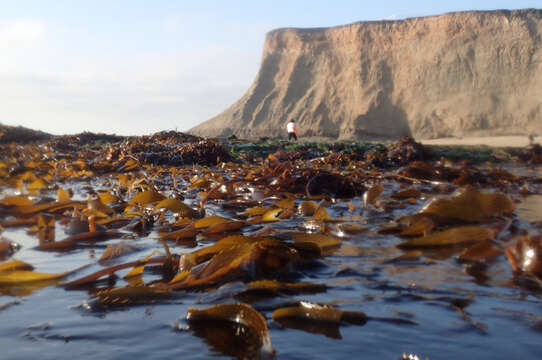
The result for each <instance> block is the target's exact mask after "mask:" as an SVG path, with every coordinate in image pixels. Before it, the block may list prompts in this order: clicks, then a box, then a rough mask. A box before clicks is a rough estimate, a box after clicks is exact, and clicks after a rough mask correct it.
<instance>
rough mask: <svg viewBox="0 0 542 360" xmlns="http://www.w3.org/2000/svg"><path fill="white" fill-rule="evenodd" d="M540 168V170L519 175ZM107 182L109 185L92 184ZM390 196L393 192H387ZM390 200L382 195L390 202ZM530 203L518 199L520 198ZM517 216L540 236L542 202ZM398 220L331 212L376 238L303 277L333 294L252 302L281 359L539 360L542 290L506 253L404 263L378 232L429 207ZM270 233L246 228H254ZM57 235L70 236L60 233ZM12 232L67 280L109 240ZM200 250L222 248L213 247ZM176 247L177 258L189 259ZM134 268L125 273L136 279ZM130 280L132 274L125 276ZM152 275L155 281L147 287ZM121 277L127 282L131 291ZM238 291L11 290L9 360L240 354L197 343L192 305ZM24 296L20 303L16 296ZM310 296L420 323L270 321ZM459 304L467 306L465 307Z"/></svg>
mask: <svg viewBox="0 0 542 360" xmlns="http://www.w3.org/2000/svg"><path fill="white" fill-rule="evenodd" d="M517 170H518V171H520V172H523V173H525V172H530V171H531V170H530V169H523V168H518V169H517ZM72 185H73V186H74V189H75V193H76V197H77V196H79V197H80V198H81V199H84V198H86V194H85V190H84V188H83V186H84V185H88V184H84V183H83V184H81V183H74V184H72ZM90 185H92V186H100V185H101V183H99V182H91V183H90ZM387 185H389V187H386V190H385V193H384V195H386V194H387V193H388V194H389V192H391V189H392V188H393V185H391V184H387ZM384 195H383V196H384ZM518 198H519V197H518ZM520 199H521V202H520V203H519V205H518V207H517V209H516V212H515V215H514V217H515V218H516V219H517V222H518V223H519V224H520V226H521V228H523V229H526V230H528V231H529V232H531V233H536V232H537V229H538V228H537V227H536V226H535V224H534V223H536V222H539V221H542V215H541V209H542V196H541V195H531V196H527V197H523V198H520ZM426 200H427V199H420V200H418V201H417V203H416V204H414V205H412V206H410V207H409V208H407V209H404V210H397V211H395V212H394V213H393V215H390V213H384V212H382V211H379V210H378V209H374V210H370V209H367V208H364V207H363V206H362V205H361V203H362V200H361V199H360V198H356V199H354V200H352V204H353V205H354V206H355V210H354V211H353V212H349V210H348V205H347V204H348V203H349V202H350V200H348V201H344V202H342V201H339V202H338V203H335V204H334V205H332V206H330V207H329V209H330V213H331V214H332V216H335V217H337V216H346V215H349V216H357V217H358V218H359V219H361V220H357V221H356V223H358V224H359V223H361V225H363V226H364V227H365V228H366V231H363V232H360V233H357V234H352V235H347V236H344V237H343V238H342V240H343V246H342V247H343V249H345V250H344V252H343V253H340V252H339V253H338V254H335V255H331V256H328V257H325V258H323V259H321V260H319V261H317V263H315V264H311V265H310V266H307V267H304V268H302V269H299V270H298V271H297V274H298V276H299V278H298V280H300V281H310V282H313V283H322V284H326V285H328V286H329V288H328V290H327V291H326V292H324V293H319V294H312V295H307V294H305V295H296V296H289V297H286V296H284V297H282V298H274V299H266V300H263V301H260V302H255V303H253V304H252V305H253V306H254V307H255V308H256V309H258V310H260V312H261V313H262V314H263V315H264V316H265V317H266V319H267V323H268V326H269V332H270V337H271V342H272V345H273V348H274V349H275V350H276V352H277V354H276V357H277V358H278V359H345V358H368V359H380V358H385V359H398V358H400V356H401V355H402V354H403V353H406V354H415V355H418V356H419V357H420V358H422V359H423V358H430V359H458V358H472V359H484V358H491V359H510V358H527V359H535V358H539V355H540V354H539V352H540V342H541V340H542V315H541V310H542V302H541V300H542V287H540V286H538V284H536V283H534V284H532V285H533V287H527V286H520V285H518V284H517V283H515V282H514V281H513V274H512V272H511V270H510V267H509V266H508V263H507V261H506V259H505V257H504V256H503V255H501V256H499V257H498V258H496V259H494V260H493V261H491V262H489V263H488V264H487V265H480V266H478V267H477V264H467V263H462V262H459V261H457V258H456V255H457V252H456V253H453V252H450V251H448V250H446V251H434V250H431V251H425V252H423V254H422V256H419V257H417V258H413V259H410V260H404V261H400V262H393V261H390V260H393V259H394V258H396V257H397V256H399V255H401V254H402V253H403V252H402V251H401V250H399V249H397V248H396V246H395V245H396V244H397V243H398V242H399V239H398V238H397V237H396V236H393V235H382V234H378V233H377V232H376V230H377V229H378V227H379V226H380V225H382V224H383V223H386V222H388V221H389V220H390V218H393V217H397V216H398V215H400V214H402V213H404V214H406V213H409V214H412V213H415V212H416V211H418V210H419V209H420V208H421V207H422V206H423V205H424V203H425V202H426ZM208 210H209V211H211V212H213V211H214V212H215V213H216V214H219V215H224V216H228V217H233V216H234V215H235V212H234V211H231V210H224V209H222V207H221V206H214V205H209V207H208ZM305 224H306V221H305V219H302V218H299V217H296V218H293V219H289V220H284V221H281V222H278V223H274V224H273V225H271V226H273V227H274V228H276V229H277V230H285V229H288V230H292V229H298V230H304V229H305ZM260 227H261V226H258V225H256V226H253V227H250V228H244V229H243V231H246V232H248V231H251V230H256V229H258V228H260ZM56 231H57V234H56V236H57V239H62V238H64V237H66V234H64V232H63V229H62V228H61V227H59V226H57V228H56ZM3 236H4V237H5V238H8V239H10V240H13V241H16V242H17V243H19V244H20V245H21V249H20V250H19V251H18V252H17V253H15V255H14V256H13V258H14V259H18V260H22V261H25V262H28V263H30V264H32V265H34V267H35V269H36V271H39V272H52V273H57V272H63V271H69V270H73V269H75V268H78V267H80V266H81V265H83V264H91V265H90V267H88V268H86V269H84V270H81V272H79V273H78V274H77V275H72V276H71V277H70V278H69V279H70V280H71V279H75V278H78V277H80V276H81V275H84V274H88V273H91V272H94V271H97V270H99V269H100V268H101V266H100V265H99V264H98V263H97V259H98V258H99V257H100V256H101V253H102V252H103V250H104V249H105V246H106V244H112V243H116V242H119V241H121V240H110V241H107V242H105V243H100V244H98V245H95V246H89V247H86V248H79V249H76V250H73V251H69V252H66V253H53V252H43V251H38V250H36V249H35V246H36V241H37V240H36V238H35V237H34V236H31V235H29V234H27V232H26V230H25V229H24V228H15V229H13V228H8V229H5V230H4V232H3ZM157 239H158V234H157V233H156V232H155V231H152V232H151V233H150V234H149V235H148V236H142V237H136V238H135V239H134V240H131V241H132V243H133V244H135V245H137V246H139V248H140V249H141V250H140V251H138V252H136V253H133V254H129V255H126V256H123V257H122V259H121V260H116V261H112V262H110V264H115V263H120V262H129V261H133V260H139V259H142V258H143V257H145V256H147V255H148V254H150V253H151V251H152V250H154V249H159V250H160V251H161V253H163V251H162V247H161V246H160V244H159V243H158V241H157ZM198 240H200V242H199V245H198V246H200V247H201V246H205V244H210V243H212V240H209V239H202V238H199V239H198ZM192 250H193V249H187V248H184V247H182V246H172V251H173V252H174V253H176V254H179V253H181V252H189V251H192ZM127 271H128V270H126V272H127ZM123 274H124V273H121V275H123ZM153 278H154V275H153V274H152V273H145V275H144V280H145V281H146V282H148V281H150V280H152V279H153ZM122 282H123V280H122V279H119V280H118V281H117V285H119V284H122ZM232 288H234V287H230V288H228V287H227V286H225V287H223V288H221V289H218V290H216V291H212V292H210V293H183V294H182V295H181V296H180V297H179V299H178V300H175V301H172V302H167V303H161V304H154V305H142V306H133V307H126V308H120V309H110V308H108V309H104V310H91V309H88V308H87V307H86V306H85V304H87V303H88V302H90V301H91V300H92V297H91V295H90V294H89V292H88V291H85V290H65V289H64V288H62V287H56V286H48V287H43V288H37V289H35V290H28V289H26V291H25V292H18V289H10V290H9V292H8V291H6V290H5V289H4V290H2V295H0V306H2V305H4V306H3V307H2V308H0V309H1V310H0V320H1V322H0V347H1V349H2V355H1V358H2V359H31V358H39V359H42V360H44V359H68V358H82V359H87V358H104V359H128V358H152V359H166V358H168V359H170V358H183V359H207V358H209V357H213V358H229V357H228V356H225V355H223V354H221V353H220V352H217V351H216V350H214V349H213V348H212V347H211V346H210V345H209V344H207V343H206V341H205V340H204V339H202V338H199V337H197V336H194V333H193V331H192V330H191V329H190V328H189V326H188V324H187V323H186V322H185V320H184V318H185V316H186V313H187V309H188V307H191V306H196V307H205V306H209V305H212V304H215V303H219V302H233V301H235V300H233V299H232V298H231V295H232V290H231V289H232ZM14 295H20V296H14ZM295 300H305V301H311V302H318V303H326V304H333V305H334V306H336V307H340V309H342V310H353V311H363V312H364V313H366V314H367V315H368V316H370V317H373V318H377V317H386V318H390V317H393V318H401V319H408V320H412V321H414V322H415V323H416V324H417V325H406V324H401V325H398V324H396V323H392V322H385V321H379V320H376V319H373V320H370V321H369V322H367V324H365V325H364V326H354V325H341V326H340V327H338V328H335V329H326V328H325V327H323V326H322V327H321V328H320V329H316V330H314V329H313V331H314V332H308V331H302V330H298V329H290V328H282V327H281V326H280V325H279V324H278V323H276V322H274V321H273V320H272V319H271V313H272V309H273V308H274V307H276V305H277V304H280V303H289V302H292V301H295ZM457 304H467V305H466V306H464V307H462V306H457Z"/></svg>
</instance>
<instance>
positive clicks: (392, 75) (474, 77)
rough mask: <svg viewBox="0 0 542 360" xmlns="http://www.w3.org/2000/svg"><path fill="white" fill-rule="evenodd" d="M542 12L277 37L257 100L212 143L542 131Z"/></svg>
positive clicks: (244, 103)
mask: <svg viewBox="0 0 542 360" xmlns="http://www.w3.org/2000/svg"><path fill="white" fill-rule="evenodd" d="M541 44H542V10H532V9H529V10H517V11H476V12H461V13H450V14H444V15H441V16H431V17H423V18H412V19H406V20H399V21H372V22H359V23H354V24H350V25H345V26H339V27H332V28H318V29H294V28H288V29H278V30H274V31H271V32H270V33H268V34H267V37H266V39H265V46H264V51H263V57H262V63H261V67H260V70H259V73H258V75H257V77H256V79H255V81H254V83H253V84H252V86H251V87H250V89H249V90H248V91H247V92H246V94H245V95H244V96H243V97H242V98H241V99H240V100H239V101H237V102H236V103H235V104H233V105H232V106H231V107H229V108H228V109H227V110H225V111H224V112H223V113H221V114H219V115H218V116H216V117H214V118H212V119H210V120H208V121H206V122H204V123H202V124H201V125H199V126H196V127H194V128H193V129H191V130H190V131H191V132H192V133H194V134H197V135H202V136H227V135H230V134H235V135H237V136H240V137H256V136H279V135H284V132H285V124H286V123H287V122H288V120H289V119H295V120H296V124H297V128H298V130H299V133H300V135H301V136H325V137H330V138H335V139H348V138H363V137H367V136H379V137H388V138H397V137H400V136H403V135H407V134H410V135H413V136H414V137H416V138H435V137H445V136H466V135H469V134H473V135H474V134H475V135H499V134H527V133H533V132H535V133H542V109H541V106H540V104H541V102H542V47H541Z"/></svg>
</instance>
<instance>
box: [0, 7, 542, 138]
mask: <svg viewBox="0 0 542 360" xmlns="http://www.w3.org/2000/svg"><path fill="white" fill-rule="evenodd" d="M541 7H542V1H541V0H536V1H534V0H531V1H529V0H513V1H511V0H491V1H486V0H479V1H474V0H470V1H463V0H456V1H453V2H447V1H446V2H444V1H439V2H437V1H416V0H411V1H404V0H387V1H361V0H358V1H355V0H334V1H330V0H310V1H296V0H288V1H284V0H273V1H269V0H268V1H254V0H222V1H218V0H213V1H212V0H199V1H193V0H152V1H151V0H148V1H143V0H105V1H102V0H92V1H88V0H86V1H84V0H41V1H40V0H11V1H8V0H0V123H1V124H4V125H13V126H19V125H21V126H25V127H28V128H31V129H36V130H42V131H46V132H48V133H51V134H56V135H62V134H76V133H81V132H83V131H91V132H95V133H106V134H117V135H149V134H153V133H155V132H158V131H164V130H166V131H168V130H177V131H187V130H189V129H190V128H192V127H194V126H196V125H198V124H200V123H202V122H204V121H205V120H208V119H210V118H212V117H213V116H215V115H217V114H219V113H221V112H222V111H223V110H225V109H226V108H227V107H229V106H230V105H232V104H233V103H234V102H235V101H237V100H238V99H239V98H240V97H241V96H242V95H243V94H244V93H245V92H246V91H247V90H248V88H249V87H250V85H251V84H252V82H253V80H254V79H255V77H256V74H257V72H258V68H259V65H260V60H261V55H262V49H263V43H264V38H265V34H266V33H267V32H268V31H270V30H273V29H276V28H283V27H299V28H308V27H328V26H336V25H343V24H349V23H353V22H357V21H370V20H379V19H397V20H399V19H404V18H409V17H415V16H427V15H438V14H442V13H446V12H452V11H464V10H493V9H522V8H541Z"/></svg>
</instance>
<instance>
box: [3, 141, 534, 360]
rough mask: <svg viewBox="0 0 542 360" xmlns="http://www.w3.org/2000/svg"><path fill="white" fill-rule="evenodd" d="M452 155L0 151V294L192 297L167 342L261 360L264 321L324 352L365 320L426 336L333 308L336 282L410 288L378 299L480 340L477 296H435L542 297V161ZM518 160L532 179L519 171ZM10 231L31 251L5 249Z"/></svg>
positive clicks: (121, 301)
mask: <svg viewBox="0 0 542 360" xmlns="http://www.w3.org/2000/svg"><path fill="white" fill-rule="evenodd" d="M462 151H463V152H462V153H461V154H462V155H461V157H460V158H458V157H457V152H456V153H455V156H449V157H447V154H450V150H449V149H444V150H443V149H440V148H428V147H424V146H422V145H421V144H419V143H417V142H416V141H414V139H412V138H404V139H402V140H401V141H399V142H397V143H394V144H390V145H389V146H384V145H381V144H361V143H359V144H355V143H352V144H311V143H305V144H289V143H285V142H280V141H277V140H268V139H264V140H261V141H256V142H250V141H248V140H239V139H201V138H197V137H193V136H190V135H186V134H182V133H177V132H163V133H158V134H154V135H152V136H146V137H133V138H121V137H115V136H103V135H96V134H90V133H84V134H80V135H74V136H66V137H58V138H53V139H47V140H42V141H37V142H29V143H17V142H9V143H5V144H2V145H0V154H1V155H2V156H1V159H2V160H1V161H0V186H1V187H2V193H3V196H2V198H1V199H0V226H1V227H2V229H3V234H2V238H0V256H1V258H0V259H1V261H2V263H0V293H1V294H3V295H4V296H17V297H21V298H24V297H28V296H32V295H33V294H35V293H36V292H37V291H39V290H40V289H43V288H45V287H52V286H56V287H58V289H59V291H60V292H61V293H62V291H70V292H71V291H79V292H85V293H88V299H87V301H85V303H84V306H83V307H84V308H85V309H86V310H87V311H90V312H100V313H104V312H105V313H107V312H110V311H114V310H118V309H125V308H129V307H132V306H142V305H158V304H159V305H160V306H180V304H182V303H183V301H186V299H191V297H192V298H193V297H194V296H197V297H202V299H203V304H198V306H197V307H190V308H188V309H186V315H185V316H182V314H179V315H181V320H180V321H179V323H178V324H177V326H176V329H177V330H179V331H184V330H188V331H190V333H192V334H194V335H196V336H198V337H201V338H203V339H204V340H205V341H206V342H207V343H208V344H209V346H210V347H211V349H212V350H213V351H216V352H219V353H222V354H225V355H228V356H232V357H236V358H255V357H261V358H269V357H274V356H275V355H276V354H280V351H281V349H280V347H279V348H273V347H272V346H271V339H272V337H273V334H272V331H270V330H269V328H268V324H270V323H271V324H273V328H274V329H275V330H276V329H294V330H296V331H303V332H307V333H311V334H321V335H324V336H326V337H328V338H330V339H341V338H342V335H341V332H340V330H339V329H340V327H343V326H352V325H358V326H362V325H365V324H366V322H368V321H372V320H376V321H380V322H384V323H387V324H389V325H388V326H404V325H420V326H423V323H421V322H420V321H419V320H415V319H413V317H414V318H415V314H414V315H412V314H407V313H404V312H400V311H399V312H397V314H371V313H368V312H366V311H362V307H363V301H361V300H357V301H352V300H349V301H341V299H336V298H329V297H327V295H326V293H327V292H330V291H334V288H341V287H344V284H342V281H345V279H349V280H348V281H352V282H354V283H356V284H360V285H356V286H361V287H362V288H364V289H365V290H368V291H370V290H373V289H387V288H389V287H390V286H391V285H390V282H392V283H393V282H394V281H396V282H397V283H398V284H400V283H402V281H403V278H404V277H405V276H409V275H408V274H409V273H414V274H415V276H417V277H418V283H417V284H416V286H415V287H412V286H411V287H409V288H408V291H406V290H405V289H402V288H401V287H400V286H398V287H397V288H396V294H395V295H393V296H389V295H386V296H384V297H383V298H382V299H381V301H383V302H387V301H390V302H391V301H393V302H397V303H401V302H406V301H409V302H413V301H415V302H421V303H423V304H438V305H439V306H445V307H446V308H450V309H452V310H453V311H454V312H455V313H456V314H457V319H458V320H460V321H462V322H464V323H465V324H466V326H470V327H472V328H473V329H475V330H476V331H479V332H482V333H487V326H486V325H485V324H483V323H481V322H478V321H475V320H474V319H473V316H475V315H476V314H471V313H469V312H467V307H469V305H471V304H472V303H473V302H475V301H476V295H477V294H476V293H475V292H472V291H468V290H464V291H463V290H461V291H456V292H455V293H453V294H452V295H438V296H437V295H434V293H437V294H438V293H439V292H446V291H448V292H450V291H451V290H443V289H438V288H437V287H436V286H435V285H434V283H435V282H437V283H438V284H444V285H445V284H446V281H447V280H446V279H448V277H449V276H450V274H453V273H454V272H455V271H456V270H457V268H458V267H459V268H461V269H463V271H464V272H466V273H467V274H469V276H471V277H472V281H473V282H474V283H476V284H484V285H485V286H500V287H503V286H504V287H506V288H511V289H516V288H518V289H522V290H526V291H530V292H531V295H532V296H535V297H539V296H540V293H541V292H540V291H539V290H537V287H536V286H534V287H533V284H535V285H536V284H538V282H539V281H540V280H539V278H540V276H541V275H542V270H541V269H542V265H541V264H542V260H540V256H542V252H541V250H540V249H541V245H540V244H541V241H540V226H541V222H542V219H540V220H538V221H537V220H536V219H535V220H532V221H526V220H525V219H522V218H521V217H519V216H518V215H517V212H516V209H517V207H518V204H521V203H522V199H523V198H524V197H525V196H528V195H531V196H532V195H533V194H540V193H541V192H542V181H541V178H540V176H541V174H540V170H539V169H538V168H536V167H534V168H533V166H536V164H537V161H538V157H537V156H538V150H537V148H536V147H530V148H526V149H514V150H511V151H509V152H507V153H506V156H503V153H502V151H500V152H497V151H495V153H494V154H485V155H484V159H483V161H481V159H480V157H479V156H478V155H479V154H477V153H476V151H474V152H473V153H472V154H471V155H472V156H471V155H469V154H470V153H469V152H466V151H464V150H462ZM487 160H491V161H490V162H488V161H487ZM510 160H514V163H513V164H515V165H514V166H516V167H517V165H518V164H524V165H525V168H527V167H531V169H530V171H522V172H517V171H513V170H514V166H511V165H510V164H511V163H510ZM20 229H23V230H24V232H25V234H26V235H25V237H24V239H18V238H17V237H14V238H12V236H13V235H14V234H18V233H17V231H20ZM26 249H31V250H32V251H36V252H40V253H41V254H42V256H43V257H56V258H58V259H60V260H59V261H61V260H62V259H70V258H75V257H77V256H78V254H81V253H86V252H88V254H89V257H88V261H86V262H79V263H77V264H76V266H74V265H75V264H73V263H72V262H69V261H67V262H68V263H69V264H70V266H69V267H62V266H61V268H63V271H60V272H47V271H42V270H41V269H39V268H37V267H38V266H34V265H33V264H30V263H28V262H26V261H24V258H25V256H24V254H25V251H26ZM19 256H20V257H21V259H19ZM336 263H339V264H340V265H338V266H337V265H335V264H336ZM503 266H504V267H505V268H506V269H507V271H508V275H507V276H508V278H506V279H503V278H502V267H503ZM494 269H501V270H500V271H501V273H499V275H494V274H495V270H494ZM405 270H406V271H405ZM380 274H385V276H386V279H385V280H382V279H380V276H381V275H380ZM492 276H494V277H496V279H492ZM436 278H438V279H439V280H438V281H437V280H435V279H436ZM359 279H363V280H359ZM525 279H528V280H529V281H528V286H526V281H525ZM409 281H410V280H409ZM395 286H397V285H395ZM391 287H392V288H393V286H391ZM539 288H542V286H539ZM428 292H432V294H428ZM60 296H61V295H60ZM356 296H357V297H358V298H359V295H357V293H356ZM315 299H319V300H315ZM322 300H324V301H322ZM6 304H9V303H6ZM6 311H9V310H6ZM184 324H186V325H184ZM367 326H368V325H367ZM292 334H295V332H294V333H292ZM222 339H226V340H222ZM399 355H400V354H399V353H398V354H397V356H399ZM202 357H205V356H202Z"/></svg>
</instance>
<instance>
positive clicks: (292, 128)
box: [286, 120, 297, 141]
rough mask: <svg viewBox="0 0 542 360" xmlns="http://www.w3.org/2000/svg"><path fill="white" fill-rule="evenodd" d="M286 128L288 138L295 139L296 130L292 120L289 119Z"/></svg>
mask: <svg viewBox="0 0 542 360" xmlns="http://www.w3.org/2000/svg"><path fill="white" fill-rule="evenodd" d="M286 130H287V131H288V140H291V139H292V138H294V140H296V141H297V130H296V128H295V121H294V120H290V122H289V123H288V124H287V125H286Z"/></svg>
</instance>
